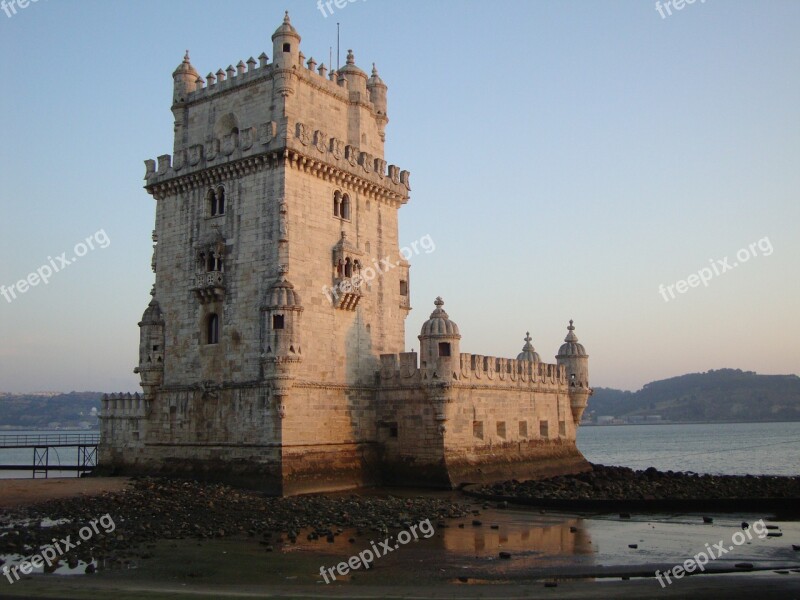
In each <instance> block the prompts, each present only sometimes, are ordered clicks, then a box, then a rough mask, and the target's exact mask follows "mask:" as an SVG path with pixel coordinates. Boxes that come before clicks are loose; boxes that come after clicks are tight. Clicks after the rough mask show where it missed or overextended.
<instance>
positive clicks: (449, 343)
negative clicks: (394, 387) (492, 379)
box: [419, 297, 461, 379]
mask: <svg viewBox="0 0 800 600" xmlns="http://www.w3.org/2000/svg"><path fill="white" fill-rule="evenodd" d="M434 304H435V305H436V309H435V310H434V311H433V312H432V313H431V317H430V319H428V320H427V321H425V323H423V324H422V331H421V333H420V335H419V342H420V361H421V366H422V370H423V371H428V372H430V373H431V375H432V376H433V377H439V378H445V377H447V378H448V379H449V376H450V374H451V373H454V372H456V371H457V370H458V369H456V366H457V365H459V364H460V362H459V361H460V360H461V347H460V341H459V340H461V334H460V333H459V332H458V325H456V324H455V323H454V322H453V321H451V320H450V317H449V316H448V315H447V313H446V312H445V311H444V309H443V308H442V306H444V300H442V298H441V297H438V298H436V301H435V302H434ZM459 368H460V367H459Z"/></svg>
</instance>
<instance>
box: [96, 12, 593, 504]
mask: <svg viewBox="0 0 800 600" xmlns="http://www.w3.org/2000/svg"><path fill="white" fill-rule="evenodd" d="M272 56H273V57H274V60H273V62H271V63H270V62H269V60H268V58H267V56H266V54H262V55H260V56H259V64H258V66H256V61H255V60H252V61H248V62H247V67H246V66H245V63H244V62H243V61H238V62H236V61H233V62H231V63H230V64H231V65H233V64H236V65H237V67H236V69H234V68H233V67H231V68H229V69H227V70H225V71H224V70H222V69H219V70H217V71H216V74H215V75H212V74H210V75H209V76H208V77H207V79H206V80H203V79H202V78H201V77H200V76H199V74H198V72H197V70H196V69H195V68H194V67H193V66H192V64H191V61H190V59H189V56H188V53H187V55H186V57H185V58H184V60H183V62H182V63H181V64H180V65H179V66H178V68H177V69H176V70H175V72H174V73H173V80H174V94H173V106H172V110H173V114H174V117H175V127H174V133H175V136H174V148H173V155H162V156H160V157H159V159H158V168H156V163H155V162H154V161H152V160H151V161H147V162H146V175H145V179H146V185H145V188H146V190H147V191H148V192H149V193H150V194H151V195H152V196H153V198H154V199H155V200H156V202H157V204H156V220H155V230H154V232H153V242H154V254H153V260H152V266H153V270H154V271H155V285H154V288H153V292H152V293H153V300H152V301H151V302H150V304H149V305H148V307H147V310H146V311H145V313H144V315H143V317H142V321H141V322H140V323H139V326H140V347H139V365H138V367H137V368H136V372H137V373H139V375H140V377H141V382H142V389H143V394H142V396H138V395H136V396H135V397H131V396H130V395H123V396H115V395H112V396H110V397H106V398H105V399H104V403H103V404H104V407H103V413H102V419H103V432H102V444H101V448H100V463H101V468H102V470H105V471H106V472H118V473H139V474H147V473H153V474H163V475H175V474H188V475H192V476H194V477H198V478H204V479H216V480H221V481H227V482H231V483H244V484H246V485H250V486H257V487H259V488H261V489H265V490H268V491H270V492H272V493H275V494H294V493H301V492H309V491H324V490H333V489H342V488H349V487H357V486H362V485H370V484H379V483H394V484H397V483H400V484H409V485H426V486H435V487H452V486H457V485H459V484H461V483H465V482H484V481H493V480H497V479H503V478H507V477H511V476H519V477H532V476H541V475H546V474H553V473H571V472H578V471H581V470H583V469H586V468H588V465H587V463H586V462H585V461H584V460H583V457H582V456H581V455H580V453H579V452H578V450H577V449H576V447H575V443H574V442H575V432H576V427H577V423H578V422H579V421H580V414H581V412H582V411H583V408H585V406H586V400H587V399H588V397H589V395H590V394H591V390H590V388H589V381H588V356H587V354H586V352H585V350H584V348H583V346H582V345H580V344H579V343H578V342H577V337H576V336H575V334H574V327H573V326H572V323H570V327H569V333H568V335H567V338H566V339H565V344H564V345H563V346H562V347H561V350H560V351H559V353H558V356H557V357H556V359H557V364H545V363H543V362H540V360H539V355H538V354H537V353H536V352H535V350H534V348H533V346H532V345H531V344H530V342H531V338H530V336H529V335H528V336H526V338H525V339H526V346H525V347H524V348H523V353H521V354H520V355H519V357H518V359H515V360H512V359H506V358H497V357H488V356H480V355H471V354H462V353H461V352H460V347H459V340H460V337H461V336H460V334H459V333H458V327H457V325H455V323H454V322H452V321H450V320H449V318H448V317H447V314H446V313H445V312H444V309H443V308H442V306H443V304H444V303H443V302H442V301H441V299H437V302H436V309H435V310H434V312H433V314H432V315H431V319H430V320H429V321H428V322H426V325H425V326H424V327H423V331H422V335H421V336H420V352H419V354H418V353H416V352H404V350H405V349H406V340H405V332H404V321H405V317H406V316H407V314H408V312H409V310H411V306H410V300H409V299H410V296H409V289H410V285H409V262H408V260H407V259H408V258H409V252H411V253H412V254H413V253H414V252H417V253H418V252H419V251H420V247H419V246H418V247H413V244H412V248H413V250H409V249H405V250H406V251H401V248H400V245H399V232H398V210H399V209H400V207H401V206H403V205H404V204H406V203H407V202H408V199H409V192H410V189H411V185H410V174H409V172H408V171H407V170H402V169H401V168H400V167H398V166H396V165H392V164H388V162H387V161H386V160H385V156H384V143H385V128H386V125H387V123H388V116H387V100H386V92H387V87H386V85H385V84H384V83H383V81H382V80H381V78H380V76H379V75H378V73H377V69H374V68H373V71H372V76H371V77H369V78H368V77H367V75H366V73H364V72H363V71H362V70H361V69H359V68H358V66H356V62H355V57H354V56H353V55H352V54H350V55H349V56H348V62H347V66H346V67H344V68H343V69H342V70H341V71H340V72H339V73H337V74H336V76H335V77H330V78H328V77H326V76H325V73H326V69H324V68H322V67H320V69H319V70H315V69H314V67H315V66H316V63H314V62H313V61H309V62H308V63H303V62H302V61H301V53H300V36H299V34H298V33H297V31H296V30H295V29H294V26H293V25H292V24H291V22H290V20H289V19H288V16H287V18H286V20H285V22H284V23H283V24H282V25H281V26H280V27H279V28H278V30H276V32H275V34H274V35H273V51H272ZM211 73H214V71H213V70H212V71H211ZM420 237H421V238H424V237H425V236H424V235H423V236H420ZM430 242H433V240H430ZM414 244H421V241H418V242H414ZM421 247H422V249H424V250H425V251H427V250H428V248H430V250H431V251H432V250H433V248H435V245H434V246H430V245H428V246H427V247H426V246H425V245H422V246H421Z"/></svg>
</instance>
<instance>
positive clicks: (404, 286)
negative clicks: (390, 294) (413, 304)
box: [400, 279, 408, 296]
mask: <svg viewBox="0 0 800 600" xmlns="http://www.w3.org/2000/svg"><path fill="white" fill-rule="evenodd" d="M400 295H401V296H408V282H407V281H406V280H405V279H401V280H400Z"/></svg>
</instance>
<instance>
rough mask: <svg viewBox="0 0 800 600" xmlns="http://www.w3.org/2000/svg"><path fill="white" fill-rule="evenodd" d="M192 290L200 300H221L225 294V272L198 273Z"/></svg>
mask: <svg viewBox="0 0 800 600" xmlns="http://www.w3.org/2000/svg"><path fill="white" fill-rule="evenodd" d="M192 291H193V292H194V293H195V295H196V296H197V299H198V300H200V302H212V301H214V300H221V299H222V297H223V296H224V295H225V273H223V272H222V271H209V272H208V273H201V274H199V275H196V276H195V278H194V286H193V287H192Z"/></svg>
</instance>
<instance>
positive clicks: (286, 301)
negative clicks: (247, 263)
mask: <svg viewBox="0 0 800 600" xmlns="http://www.w3.org/2000/svg"><path fill="white" fill-rule="evenodd" d="M286 272H287V270H286V268H285V267H284V268H282V269H281V272H280V275H279V276H278V279H277V280H276V281H275V283H273V284H272V285H271V286H270V288H269V289H268V290H267V294H266V298H265V303H264V306H263V307H262V308H261V310H262V312H263V313H264V320H263V333H262V336H261V340H262V357H263V358H264V359H265V360H267V361H268V362H291V361H299V360H300V358H301V354H302V349H301V347H300V314H301V313H302V312H303V305H302V303H301V302H300V295H299V294H298V293H297V292H296V291H295V289H294V286H293V285H292V284H291V283H289V281H288V280H287V279H286Z"/></svg>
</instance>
